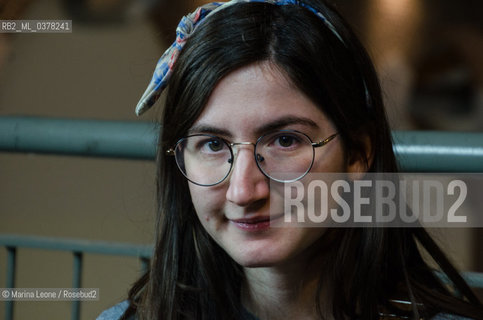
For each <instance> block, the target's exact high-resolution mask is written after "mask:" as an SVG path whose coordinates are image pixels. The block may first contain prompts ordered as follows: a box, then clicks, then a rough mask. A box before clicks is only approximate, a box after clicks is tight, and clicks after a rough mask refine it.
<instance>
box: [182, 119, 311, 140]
mask: <svg viewBox="0 0 483 320" xmlns="http://www.w3.org/2000/svg"><path fill="white" fill-rule="evenodd" d="M294 124H300V125H304V126H308V127H311V128H314V129H318V128H319V126H318V125H317V123H315V122H314V121H313V120H312V119H309V118H305V117H297V116H285V117H282V118H278V119H275V120H273V121H271V122H268V123H265V124H263V125H261V126H260V127H258V128H256V129H255V134H256V135H258V136H261V135H263V134H265V133H267V132H271V131H276V130H280V129H283V128H285V127H287V126H289V125H294ZM197 133H206V134H212V135H217V136H223V137H225V138H227V139H229V138H231V137H232V136H233V135H232V133H231V132H230V131H228V130H226V129H222V128H218V127H214V126H210V125H206V124H199V125H195V126H194V127H191V128H190V129H189V130H188V135H191V134H197Z"/></svg>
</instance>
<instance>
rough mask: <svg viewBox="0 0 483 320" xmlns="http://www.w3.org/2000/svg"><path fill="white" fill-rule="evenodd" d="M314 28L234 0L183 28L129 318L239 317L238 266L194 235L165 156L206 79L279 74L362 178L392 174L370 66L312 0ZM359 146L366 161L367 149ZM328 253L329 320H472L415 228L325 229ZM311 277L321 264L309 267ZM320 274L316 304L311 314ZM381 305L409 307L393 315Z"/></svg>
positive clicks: (473, 302) (462, 294) (182, 188)
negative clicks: (150, 242)
mask: <svg viewBox="0 0 483 320" xmlns="http://www.w3.org/2000/svg"><path fill="white" fill-rule="evenodd" d="M305 2H306V3H307V4H309V5H310V6H311V7H313V8H315V9H316V10H317V11H319V12H322V13H323V14H324V15H325V16H326V18H327V19H328V20H329V21H330V22H331V23H332V25H333V26H334V27H335V28H336V30H337V33H338V34H339V36H340V37H341V38H342V41H341V39H339V38H338V36H337V35H336V34H334V32H332V31H331V30H330V29H329V28H327V25H325V24H324V23H323V21H322V20H321V19H320V18H319V17H317V16H315V15H314V14H313V13H312V12H310V11H309V10H308V9H306V8H302V7H301V6H296V5H283V6H275V5H271V4H267V3H240V4H236V5H233V6H231V7H228V8H225V9H224V10H221V11H219V12H218V13H214V14H213V15H211V16H209V17H207V18H206V20H205V21H203V22H202V24H201V25H200V26H199V28H198V29H197V30H196V31H195V32H194V34H193V35H192V36H191V38H190V39H189V40H188V42H187V43H186V46H185V47H184V49H183V50H182V52H181V54H180V56H179V58H178V61H177V62H176V65H175V69H174V72H173V77H172V79H171V80H170V84H169V86H168V89H167V90H168V92H167V97H166V106H165V109H164V116H163V120H162V124H163V129H162V132H161V135H160V139H159V147H158V153H157V163H158V173H157V188H158V198H159V209H158V219H157V225H156V228H157V230H158V235H157V239H156V246H155V253H154V256H153V260H152V264H151V269H150V272H149V273H148V274H146V275H145V276H143V277H142V278H141V279H140V280H139V281H138V282H137V283H136V284H135V285H134V286H133V288H132V289H131V291H130V295H129V300H130V307H129V309H128V310H127V312H126V313H125V315H124V317H125V318H127V316H128V315H129V314H133V313H136V316H137V317H138V318H140V319H240V318H243V314H246V311H244V309H243V306H242V305H241V286H242V281H243V270H242V268H241V267H240V266H239V265H237V264H236V263H235V262H234V261H233V260H232V259H231V258H230V257H229V256H228V255H227V254H226V253H225V252H224V251H223V250H222V249H221V248H220V247H219V246H218V245H217V244H215V243H214V241H213V240H212V239H211V237H210V236H209V235H208V234H207V233H206V232H205V230H204V229H203V227H202V226H201V224H200V222H199V221H198V218H197V215H196V213H195V211H194V208H193V204H192V202H191V197H190V193H189V189H188V184H187V183H188V182H187V181H186V179H185V178H184V177H183V176H182V175H181V173H180V172H179V170H178V169H177V167H176V163H175V161H174V159H173V157H170V156H167V155H166V154H165V151H166V149H167V148H169V147H172V146H173V145H174V144H175V142H176V141H177V139H179V138H180V137H183V136H185V135H186V133H187V130H188V129H189V128H190V127H191V126H192V124H193V123H194V122H195V120H196V119H197V118H198V117H199V115H200V113H201V112H202V110H203V108H204V106H205V104H206V102H207V100H208V97H209V96H210V94H211V92H212V91H213V89H214V87H215V86H216V84H217V83H218V82H219V81H220V80H221V79H222V78H223V77H224V76H226V75H227V74H229V73H230V72H232V71H234V70H236V69H238V68H240V67H243V66H247V65H249V64H252V63H256V62H265V61H266V62H269V63H271V64H272V65H274V66H276V67H277V68H278V69H280V70H281V71H282V72H283V73H284V74H285V75H286V76H287V77H288V79H289V80H290V81H291V82H292V83H293V85H295V86H296V87H297V88H298V89H299V90H300V91H301V92H303V93H304V94H306V95H307V96H308V97H309V98H310V99H311V100H312V101H313V102H314V103H315V104H316V105H318V106H320V107H321V109H322V111H323V112H324V113H325V115H326V116H327V117H329V119H330V120H331V121H332V122H333V123H334V125H335V126H336V128H337V132H338V133H339V134H340V137H341V139H342V140H341V141H342V142H343V147H344V150H345V154H346V157H347V160H348V161H352V160H354V159H366V160H367V159H371V161H367V163H368V171H370V172H397V165H396V161H395V157H394V154H393V151H392V142H391V135H390V130H389V127H388V124H387V121H386V116H385V112H384V108H383V103H382V98H381V92H380V87H379V83H378V80H377V77H376V73H375V71H374V68H373V65H372V63H371V61H370V59H369V57H368V55H367V53H366V51H365V50H364V48H363V47H362V45H361V44H360V42H359V41H358V40H357V38H356V37H355V36H354V34H353V33H352V32H351V30H350V28H349V27H348V26H347V24H346V23H345V22H344V20H343V19H342V18H341V17H340V16H339V15H338V14H337V12H336V11H334V9H333V8H332V7H330V6H328V5H327V4H326V3H324V2H323V1H317V0H312V1H309V0H307V1H305ZM367 140H369V141H370V144H371V146H372V147H371V148H370V154H367ZM330 233H331V234H332V240H331V241H332V242H331V243H332V244H333V246H334V250H330V252H329V253H327V254H328V257H327V258H326V259H324V261H327V263H326V265H324V266H323V268H324V269H323V270H324V284H323V286H324V290H327V289H328V290H329V292H330V293H331V296H330V300H329V301H328V302H327V303H329V305H328V306H329V309H330V310H331V311H332V314H333V316H334V317H335V319H347V318H356V317H357V318H361V319H375V318H378V317H379V312H380V311H381V310H385V311H387V312H389V313H393V314H396V315H399V316H408V317H410V318H419V317H432V316H433V315H435V314H436V313H439V312H447V313H454V314H460V315H465V316H470V317H473V318H481V314H482V313H481V311H482V309H481V304H480V303H479V301H478V299H477V298H476V297H475V295H474V294H473V293H472V291H471V289H470V288H469V287H468V286H467V284H466V283H465V282H464V281H463V279H462V278H461V277H460V276H459V274H458V272H457V271H456V270H455V268H454V267H453V266H452V265H451V263H450V262H449V261H448V259H447V258H446V257H445V255H444V254H443V253H442V251H441V250H440V249H439V248H438V246H437V245H436V244H435V243H434V241H433V240H432V239H431V238H430V237H429V235H428V234H427V232H426V231H425V230H424V229H422V228H402V229H395V228H393V229H384V228H354V229H334V230H331V231H330ZM418 243H419V244H420V245H421V246H422V247H423V248H424V249H425V250H426V251H427V252H428V253H429V254H430V256H432V258H433V259H434V260H435V261H436V262H437V263H438V264H439V266H440V268H441V270H442V272H443V273H445V274H446V275H447V276H448V278H449V279H450V280H451V281H452V282H453V284H454V287H455V288H456V289H455V290H456V291H457V293H456V292H455V291H453V290H451V289H448V288H447V286H445V285H444V284H443V283H442V282H441V281H440V279H439V278H438V277H437V276H435V274H434V271H433V270H432V269H430V268H429V267H428V265H427V264H426V263H425V262H424V260H423V258H422V257H421V254H420V251H419V250H418V247H417V244H418ZM321 270H322V267H321ZM321 290H322V276H321V280H320V284H319V290H318V292H317V295H316V297H314V298H315V299H316V305H317V308H318V313H319V315H320V317H321V318H323V314H322V307H321V299H320V295H321ZM390 299H403V300H407V301H410V302H411V308H410V309H409V310H408V309H405V308H399V307H398V306H397V305H396V304H395V303H393V302H391V300H390Z"/></svg>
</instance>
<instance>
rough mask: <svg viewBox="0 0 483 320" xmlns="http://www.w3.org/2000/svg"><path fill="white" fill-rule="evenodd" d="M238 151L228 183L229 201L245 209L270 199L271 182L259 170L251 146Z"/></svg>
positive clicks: (227, 195)
mask: <svg viewBox="0 0 483 320" xmlns="http://www.w3.org/2000/svg"><path fill="white" fill-rule="evenodd" d="M237 151H238V152H237V154H236V157H235V163H234V164H233V169H232V172H231V175H230V177H229V181H228V183H229V186H228V190H227V192H226V198H227V200H228V201H230V202H232V203H234V204H236V205H238V206H242V207H245V206H248V205H250V204H251V203H253V202H256V201H259V200H262V199H268V198H269V196H270V188H269V183H270V182H269V179H268V178H267V177H266V176H265V175H264V174H263V173H262V172H261V171H260V169H259V168H258V166H257V164H256V162H255V158H254V156H253V149H252V148H251V147H249V146H243V147H242V146H239V148H238V150H237Z"/></svg>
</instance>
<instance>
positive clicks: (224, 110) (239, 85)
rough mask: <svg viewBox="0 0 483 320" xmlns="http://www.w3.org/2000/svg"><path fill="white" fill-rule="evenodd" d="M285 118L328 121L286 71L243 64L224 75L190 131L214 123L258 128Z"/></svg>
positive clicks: (303, 121)
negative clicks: (285, 73)
mask: <svg viewBox="0 0 483 320" xmlns="http://www.w3.org/2000/svg"><path fill="white" fill-rule="evenodd" d="M284 121H285V122H287V125H288V124H291V123H292V124H297V125H306V126H312V127H317V126H320V127H324V126H327V122H328V120H327V117H326V116H325V115H324V113H323V112H322V111H321V109H320V108H319V107H318V106H316V105H315V104H314V103H313V102H312V101H311V100H310V99H309V98H308V97H307V96H306V95H305V94H304V93H302V92H301V91H300V90H298V89H297V87H296V86H294V85H293V84H292V83H291V82H290V81H289V80H288V77H287V76H286V75H284V74H283V73H282V72H281V71H280V70H279V69H278V68H276V67H273V66H272V65H271V64H269V63H267V62H265V63H257V64H251V65H248V66H246V67H242V68H240V69H237V70H235V71H233V72H232V73H230V74H228V75H227V76H226V77H224V78H223V79H222V80H221V81H220V82H219V83H218V84H217V85H216V87H215V89H214V90H213V92H212V94H211V95H210V97H209V99H208V102H207V104H206V106H205V108H204V110H203V112H202V113H201V115H200V117H199V118H198V119H197V120H196V121H195V123H194V124H193V126H192V130H190V131H193V129H196V128H199V127H213V128H218V129H223V130H226V131H236V129H240V130H241V129H246V130H247V131H252V132H254V131H260V128H263V127H267V126H275V125H276V124H277V123H278V124H279V126H280V123H282V122H284ZM312 124H313V125H312ZM257 133H258V132H257Z"/></svg>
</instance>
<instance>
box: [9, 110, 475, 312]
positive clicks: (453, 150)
mask: <svg viewBox="0 0 483 320" xmlns="http://www.w3.org/2000/svg"><path fill="white" fill-rule="evenodd" d="M159 129H160V127H159V126H158V125H156V124H154V123H148V122H138V121H105V120H75V119H60V118H43V117H24V116H0V152H22V153H41V154H58V155H77V156H87V157H104V158H125V159H144V160H153V159H154V157H155V154H156V152H155V149H156V140H157V135H158V132H159ZM393 139H394V151H395V153H396V156H397V159H398V162H399V165H400V167H401V170H402V171H405V172H483V133H454V132H430V131H424V132H421V131H420V132H417V131H396V132H393ZM435 158H437V159H438V160H437V161H435ZM0 246H3V247H6V249H7V287H10V288H14V287H15V283H14V279H15V267H16V253H17V250H18V248H37V249H47V250H62V251H70V252H72V254H73V259H74V270H73V279H72V286H73V287H74V288H78V287H80V285H81V278H82V259H83V255H84V254H105V255H121V256H133V257H138V258H139V259H140V260H141V262H142V263H143V265H144V267H145V268H147V263H148V261H149V259H150V257H151V252H152V247H151V246H142V245H133V244H120V243H109V242H100V241H88V240H73V239H57V238H44V237H31V236H19V235H0ZM463 276H464V278H465V279H466V280H467V281H468V283H469V285H470V286H472V287H475V288H483V274H481V273H474V272H465V273H463ZM13 307H14V305H13V302H12V301H7V304H6V310H5V319H6V320H11V319H13ZM79 310H80V302H79V301H74V302H73V304H72V319H74V320H77V319H79V317H80V312H79Z"/></svg>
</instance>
